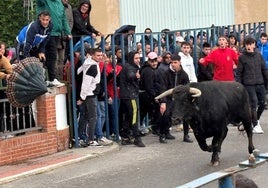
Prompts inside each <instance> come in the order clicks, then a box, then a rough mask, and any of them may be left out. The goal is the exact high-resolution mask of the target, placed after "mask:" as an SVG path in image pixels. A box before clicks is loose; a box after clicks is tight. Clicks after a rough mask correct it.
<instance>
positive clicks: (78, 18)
mask: <svg viewBox="0 0 268 188" xmlns="http://www.w3.org/2000/svg"><path fill="white" fill-rule="evenodd" d="M83 4H88V6H89V8H88V12H87V16H86V17H83V16H82V13H81V11H80V9H81V6H82V5H83ZM90 11H91V3H90V1H89V0H82V1H80V5H79V7H78V8H75V9H74V10H73V17H74V25H73V29H72V34H73V35H74V36H75V37H77V36H82V35H92V33H94V34H96V35H97V34H98V33H99V31H97V30H96V29H95V28H94V27H93V26H92V25H91V23H90Z"/></svg>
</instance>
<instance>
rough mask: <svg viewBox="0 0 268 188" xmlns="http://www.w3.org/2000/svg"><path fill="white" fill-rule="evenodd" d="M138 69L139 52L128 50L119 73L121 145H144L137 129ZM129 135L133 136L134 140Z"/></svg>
mask: <svg viewBox="0 0 268 188" xmlns="http://www.w3.org/2000/svg"><path fill="white" fill-rule="evenodd" d="M139 69H140V55H139V52H138V51H131V52H129V54H128V63H126V64H125V65H124V67H123V69H122V71H121V73H120V95H119V96H120V107H119V133H120V136H121V137H122V142H121V143H122V145H129V144H132V143H134V144H135V145H136V146H138V147H145V145H144V144H143V143H142V141H141V136H140V133H139V129H138V98H139V79H140V73H139ZM131 132H132V133H131ZM131 137H134V142H132V140H131Z"/></svg>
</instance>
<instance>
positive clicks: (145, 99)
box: [139, 92, 161, 126]
mask: <svg viewBox="0 0 268 188" xmlns="http://www.w3.org/2000/svg"><path fill="white" fill-rule="evenodd" d="M159 108H160V106H159V103H156V102H155V101H154V100H152V99H150V97H149V96H148V94H147V93H146V92H142V93H140V95H139V109H140V125H142V123H143V120H144V118H145V117H146V115H147V114H148V115H149V118H150V120H151V125H152V126H156V125H157V124H158V121H159V116H160V115H161V114H160V111H159Z"/></svg>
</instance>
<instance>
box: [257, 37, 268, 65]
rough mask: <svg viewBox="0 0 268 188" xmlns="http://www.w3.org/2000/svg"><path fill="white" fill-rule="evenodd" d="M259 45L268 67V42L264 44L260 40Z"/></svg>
mask: <svg viewBox="0 0 268 188" xmlns="http://www.w3.org/2000/svg"><path fill="white" fill-rule="evenodd" d="M257 47H258V49H259V51H260V53H261V55H262V57H263V59H264V61H265V65H266V69H268V42H266V43H265V44H262V43H261V41H258V42H257Z"/></svg>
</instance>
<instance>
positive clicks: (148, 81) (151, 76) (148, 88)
mask: <svg viewBox="0 0 268 188" xmlns="http://www.w3.org/2000/svg"><path fill="white" fill-rule="evenodd" d="M140 75H141V77H140V90H142V92H143V91H144V92H146V94H147V95H148V98H150V99H151V100H154V98H155V97H156V96H157V94H158V93H157V89H156V81H157V69H153V68H152V67H151V66H150V65H149V64H148V62H145V63H144V65H143V66H142V68H141V70H140Z"/></svg>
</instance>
